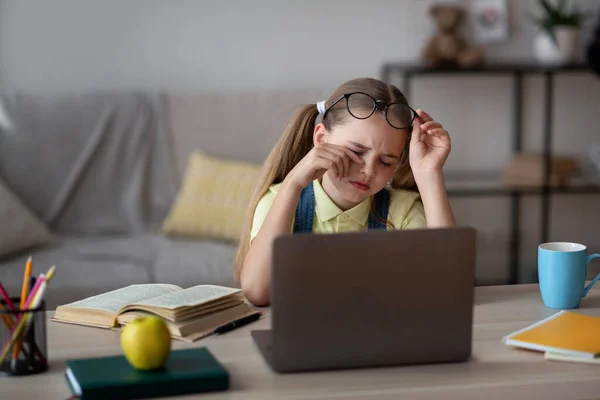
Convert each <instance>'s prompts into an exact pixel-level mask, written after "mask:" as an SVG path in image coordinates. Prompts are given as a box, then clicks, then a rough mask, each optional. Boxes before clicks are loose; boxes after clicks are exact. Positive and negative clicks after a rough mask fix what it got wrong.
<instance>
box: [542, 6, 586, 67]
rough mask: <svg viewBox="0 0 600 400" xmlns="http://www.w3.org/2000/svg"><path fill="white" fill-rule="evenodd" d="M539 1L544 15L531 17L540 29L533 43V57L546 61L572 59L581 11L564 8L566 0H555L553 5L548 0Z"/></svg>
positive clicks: (581, 16)
mask: <svg viewBox="0 0 600 400" xmlns="http://www.w3.org/2000/svg"><path fill="white" fill-rule="evenodd" d="M539 3H540V5H541V7H542V10H543V15H542V16H540V17H535V16H534V17H532V20H533V22H534V23H535V24H536V25H537V26H538V29H539V31H538V32H537V33H536V35H535V37H534V42H533V47H534V53H535V56H536V57H537V58H538V60H540V61H541V62H543V63H545V64H567V63H569V62H573V61H575V59H576V58H577V53H578V50H579V28H580V27H581V23H582V20H583V17H584V16H583V13H582V12H580V11H579V10H578V9H576V8H574V7H573V8H572V9H571V10H567V1H566V0H558V1H557V3H556V4H554V5H553V4H551V3H550V2H549V1H548V0H539Z"/></svg>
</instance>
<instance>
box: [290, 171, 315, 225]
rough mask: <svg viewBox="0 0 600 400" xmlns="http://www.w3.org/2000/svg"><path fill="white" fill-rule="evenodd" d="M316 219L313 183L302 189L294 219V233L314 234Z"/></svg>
mask: <svg viewBox="0 0 600 400" xmlns="http://www.w3.org/2000/svg"><path fill="white" fill-rule="evenodd" d="M314 218H315V190H314V188H313V184H312V182H311V183H310V185H308V186H307V187H305V188H304V189H302V192H300V199H298V204H297V205H296V215H295V219H294V233H303V232H307V233H310V232H312V228H313V220H314Z"/></svg>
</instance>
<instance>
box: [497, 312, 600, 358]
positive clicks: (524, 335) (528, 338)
mask: <svg viewBox="0 0 600 400" xmlns="http://www.w3.org/2000/svg"><path fill="white" fill-rule="evenodd" d="M503 341H504V343H506V344H507V345H510V346H514V347H519V348H524V349H529V350H536V351H540V352H544V354H545V358H547V359H561V360H564V361H566V360H567V358H569V359H570V360H571V361H574V360H587V361H592V360H595V359H597V358H598V357H599V356H600V317H595V316H590V315H585V314H581V313H577V312H572V311H566V310H563V311H560V312H557V313H555V314H554V315H552V316H550V317H548V318H545V319H543V320H541V321H539V322H536V323H535V324H532V325H530V326H528V327H526V328H523V329H521V330H519V331H516V332H514V333H511V334H510V335H507V336H505V337H504V338H503Z"/></svg>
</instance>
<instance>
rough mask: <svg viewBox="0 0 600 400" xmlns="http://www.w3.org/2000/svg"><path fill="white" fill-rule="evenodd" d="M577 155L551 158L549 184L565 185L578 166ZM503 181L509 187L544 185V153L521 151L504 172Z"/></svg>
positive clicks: (568, 182) (555, 185)
mask: <svg viewBox="0 0 600 400" xmlns="http://www.w3.org/2000/svg"><path fill="white" fill-rule="evenodd" d="M578 165H579V163H578V161H577V159H576V158H575V157H570V156H557V155H553V156H552V157H551V158H550V168H549V175H548V186H550V187H565V186H568V185H569V184H570V182H571V178H572V177H573V175H574V173H575V172H576V171H577V168H578ZM502 183H503V184H504V185H505V186H508V187H523V186H525V187H541V186H543V185H544V183H545V182H544V155H543V154H535V153H520V154H517V155H515V156H514V157H513V159H512V160H511V161H510V162H509V163H508V165H507V166H506V168H505V169H504V171H503V174H502Z"/></svg>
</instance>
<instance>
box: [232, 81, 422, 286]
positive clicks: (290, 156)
mask: <svg viewBox="0 0 600 400" xmlns="http://www.w3.org/2000/svg"><path fill="white" fill-rule="evenodd" d="M351 92H364V93H367V94H369V95H371V96H372V97H373V98H375V99H378V100H382V101H384V102H385V103H388V104H389V103H393V102H404V103H406V104H408V103H407V101H406V98H405V97H404V95H403V94H402V92H401V91H400V90H399V89H398V88H396V87H395V86H393V85H388V84H386V83H384V82H382V81H380V80H377V79H373V78H358V79H353V80H350V81H348V82H345V83H343V84H342V85H341V86H339V87H338V88H337V89H335V90H334V91H333V93H332V94H331V96H329V98H328V99H327V100H326V101H325V107H328V106H329V105H330V104H332V103H333V102H334V101H335V100H337V99H338V98H340V97H341V96H343V95H344V94H345V93H351ZM318 115H319V112H318V110H317V106H316V104H308V105H304V106H302V107H300V109H299V110H298V111H297V112H296V114H295V115H294V117H293V118H292V119H291V120H290V122H289V123H288V125H287V126H286V128H285V130H284V131H283V134H282V135H281V137H280V138H279V140H278V141H277V143H276V144H275V146H274V147H273V150H271V153H270V154H269V156H268V157H267V159H266V161H265V164H264V166H263V170H262V174H261V176H260V178H259V180H258V182H257V184H256V186H255V189H254V193H253V195H252V200H251V201H250V205H249V207H248V211H247V214H246V218H245V221H244V225H243V228H242V234H241V238H240V242H239V247H238V249H237V254H236V257H235V260H234V277H235V279H236V280H239V277H240V274H241V271H242V266H243V263H244V259H245V258H246V254H247V253H248V249H249V247H250V232H251V230H252V222H253V219H254V212H255V210H256V206H257V205H258V202H259V201H260V199H261V198H262V196H263V195H264V194H265V193H266V192H267V191H268V190H269V186H271V185H273V184H276V183H280V182H282V181H283V180H284V179H285V177H286V176H287V174H288V173H289V172H290V171H291V170H292V169H293V168H294V167H295V166H296V164H298V162H300V160H302V158H304V156H305V155H306V154H307V153H308V152H309V151H310V150H311V149H312V148H313V134H314V130H315V121H316V119H317V116H318ZM349 118H353V117H352V116H351V115H349V113H348V111H347V109H346V102H345V101H343V100H342V101H340V102H338V103H337V104H336V105H335V106H334V107H332V108H331V109H330V110H329V111H328V112H327V116H326V117H325V118H324V119H323V121H322V122H323V124H324V125H325V128H326V129H327V130H331V129H333V128H334V127H335V126H337V125H340V124H343V122H344V121H346V120H347V119H349ZM408 145H409V141H408V140H407V142H406V146H405V148H404V151H403V153H402V157H401V159H400V162H399V163H398V166H397V168H396V171H395V172H394V175H393V177H392V179H391V180H390V186H391V187H392V188H403V189H409V190H417V188H416V185H415V180H414V177H413V174H412V170H411V169H410V165H409V162H408ZM373 211H374V210H373V209H372V210H371V212H373Z"/></svg>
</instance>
